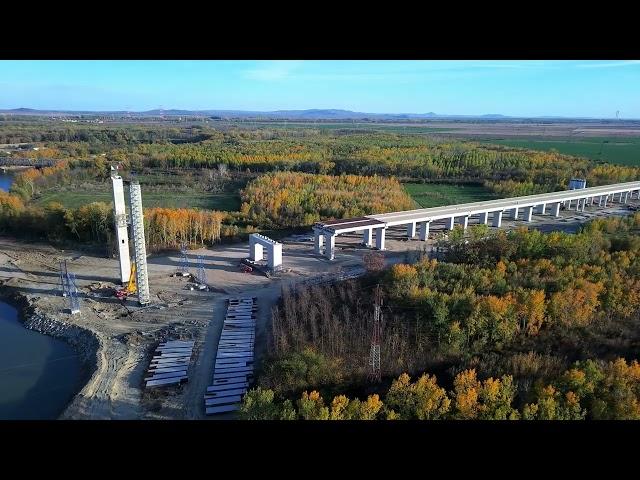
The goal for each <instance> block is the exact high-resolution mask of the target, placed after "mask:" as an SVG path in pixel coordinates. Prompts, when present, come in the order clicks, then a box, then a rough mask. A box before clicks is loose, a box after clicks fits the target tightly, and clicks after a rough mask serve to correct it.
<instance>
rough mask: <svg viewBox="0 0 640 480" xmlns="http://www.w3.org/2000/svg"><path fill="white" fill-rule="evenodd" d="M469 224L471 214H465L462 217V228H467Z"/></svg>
mask: <svg viewBox="0 0 640 480" xmlns="http://www.w3.org/2000/svg"><path fill="white" fill-rule="evenodd" d="M468 225H469V215H465V216H464V217H463V219H462V229H463V230H466V229H467V226H468Z"/></svg>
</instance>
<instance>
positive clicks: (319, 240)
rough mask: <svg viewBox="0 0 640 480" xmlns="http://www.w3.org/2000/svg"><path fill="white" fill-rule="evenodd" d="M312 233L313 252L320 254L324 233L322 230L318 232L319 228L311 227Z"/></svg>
mask: <svg viewBox="0 0 640 480" xmlns="http://www.w3.org/2000/svg"><path fill="white" fill-rule="evenodd" d="M313 234H314V236H315V238H314V240H315V241H314V247H315V254H316V255H322V240H324V235H323V234H322V232H320V230H317V229H315V228H314V229H313Z"/></svg>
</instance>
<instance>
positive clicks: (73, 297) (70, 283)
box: [67, 273, 80, 314]
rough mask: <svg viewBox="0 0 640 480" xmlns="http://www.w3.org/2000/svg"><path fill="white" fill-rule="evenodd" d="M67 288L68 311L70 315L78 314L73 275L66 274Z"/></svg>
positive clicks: (76, 290)
mask: <svg viewBox="0 0 640 480" xmlns="http://www.w3.org/2000/svg"><path fill="white" fill-rule="evenodd" d="M67 288H68V292H69V310H70V311H71V313H72V314H75V313H80V301H79V300H78V287H77V286H76V276H75V274H73V273H67Z"/></svg>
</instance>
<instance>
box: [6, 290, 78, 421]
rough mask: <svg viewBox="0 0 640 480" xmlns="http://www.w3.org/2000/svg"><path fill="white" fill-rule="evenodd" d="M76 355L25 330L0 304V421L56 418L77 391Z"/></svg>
mask: <svg viewBox="0 0 640 480" xmlns="http://www.w3.org/2000/svg"><path fill="white" fill-rule="evenodd" d="M80 378H81V369H80V361H79V359H78V355H77V354H76V352H75V351H74V350H73V348H71V347H70V346H69V345H68V344H66V343H65V342H63V341H61V340H58V339H55V338H53V337H49V336H48V335H43V334H41V333H38V332H34V331H33V330H28V329H26V328H25V327H24V326H23V325H22V324H21V323H20V321H19V320H18V315H17V311H16V309H15V308H13V307H12V306H10V305H7V304H6V303H2V302H0V420H53V419H56V418H57V417H58V416H59V415H60V414H61V413H62V411H63V410H64V408H65V407H66V406H67V404H68V403H69V402H70V401H71V399H72V398H73V396H74V395H75V394H76V392H77V391H78V390H79V389H80V387H81V384H80Z"/></svg>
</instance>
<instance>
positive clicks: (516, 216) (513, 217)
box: [511, 207, 518, 220]
mask: <svg viewBox="0 0 640 480" xmlns="http://www.w3.org/2000/svg"><path fill="white" fill-rule="evenodd" d="M511 211H512V212H513V213H512V214H511V218H512V219H513V220H517V219H518V207H516V208H514V209H513V210H511Z"/></svg>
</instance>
